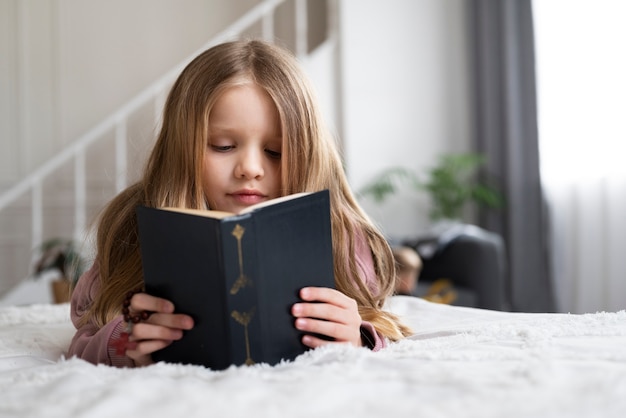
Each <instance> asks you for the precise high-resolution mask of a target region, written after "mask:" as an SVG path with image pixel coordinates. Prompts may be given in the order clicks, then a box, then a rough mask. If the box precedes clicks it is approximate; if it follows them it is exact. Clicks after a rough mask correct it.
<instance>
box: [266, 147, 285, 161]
mask: <svg viewBox="0 0 626 418" xmlns="http://www.w3.org/2000/svg"><path fill="white" fill-rule="evenodd" d="M265 152H266V153H267V155H268V156H269V157H270V158H272V159H274V160H280V157H281V156H282V153H281V152H279V151H272V150H271V149H266V150H265Z"/></svg>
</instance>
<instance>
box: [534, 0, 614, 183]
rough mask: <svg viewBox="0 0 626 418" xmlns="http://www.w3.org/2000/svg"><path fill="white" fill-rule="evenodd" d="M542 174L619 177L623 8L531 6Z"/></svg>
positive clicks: (581, 2) (603, 3)
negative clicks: (535, 47) (533, 26)
mask: <svg viewBox="0 0 626 418" xmlns="http://www.w3.org/2000/svg"><path fill="white" fill-rule="evenodd" d="M533 9H534V18H535V35H536V39H537V83H538V107H539V133H540V135H539V137H540V141H541V142H540V144H541V145H540V146H541V156H542V161H541V162H542V166H541V169H542V176H543V177H544V179H545V181H546V182H548V183H562V182H569V181H576V180H593V179H598V178H602V177H605V176H611V175H615V174H619V175H626V163H625V162H624V155H626V152H625V151H626V117H625V113H626V53H625V51H626V49H625V47H624V41H625V40H626V25H624V19H625V18H626V2H624V1H623V0H538V1H537V0H536V1H535V2H534V3H533Z"/></svg>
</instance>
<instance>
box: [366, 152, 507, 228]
mask: <svg viewBox="0 0 626 418" xmlns="http://www.w3.org/2000/svg"><path fill="white" fill-rule="evenodd" d="M484 163H485V159H484V157H483V156H482V155H480V154H474V153H464V154H445V155H443V156H441V157H440V158H439V162H438V164H437V165H435V166H434V167H432V168H431V169H430V170H428V171H427V172H426V176H425V178H424V179H422V178H421V177H420V176H419V175H418V174H417V173H416V172H415V171H412V170H409V169H407V168H403V167H392V168H389V169H386V170H384V171H383V172H382V173H380V174H379V175H377V176H376V177H375V178H374V179H373V180H372V181H371V182H370V183H368V184H366V185H365V187H363V188H362V189H361V190H360V191H359V194H360V195H361V196H371V197H372V198H373V199H374V201H376V202H383V201H384V200H385V199H386V198H387V197H388V196H389V195H391V194H394V193H396V192H397V187H398V185H399V184H400V183H404V184H408V185H409V186H411V187H413V188H415V189H418V190H421V191H425V192H427V193H428V195H429V197H430V199H431V203H432V208H431V211H430V213H429V215H430V218H431V219H432V220H439V219H461V217H462V214H463V210H464V209H465V207H466V206H467V205H468V204H469V203H475V204H477V205H479V206H483V207H489V208H500V207H501V206H502V204H503V198H502V196H501V194H500V193H499V192H498V191H497V190H496V188H495V187H493V186H491V185H488V184H486V183H481V182H480V181H479V180H478V179H477V171H478V169H479V168H480V167H481V166H482V165H484ZM422 177H423V176H422Z"/></svg>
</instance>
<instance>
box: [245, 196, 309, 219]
mask: <svg viewBox="0 0 626 418" xmlns="http://www.w3.org/2000/svg"><path fill="white" fill-rule="evenodd" d="M308 194H310V193H307V192H302V193H294V194H288V195H287V196H281V197H277V198H276V199H270V200H266V201H265V202H261V203H257V204H256V205H252V206H248V207H247V208H245V209H244V210H242V211H241V212H239V215H243V214H244V213H250V212H252V211H254V210H256V209H259V208H264V207H266V206H271V205H275V204H277V203H282V202H286V201H288V200H291V199H297V198H299V197H302V196H306V195H308Z"/></svg>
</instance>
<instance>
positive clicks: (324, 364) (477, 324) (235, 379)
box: [0, 297, 626, 418]
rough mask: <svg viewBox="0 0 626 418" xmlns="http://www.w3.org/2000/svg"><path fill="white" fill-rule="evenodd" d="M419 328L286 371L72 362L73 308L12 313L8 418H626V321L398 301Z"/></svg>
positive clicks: (7, 346)
mask: <svg viewBox="0 0 626 418" xmlns="http://www.w3.org/2000/svg"><path fill="white" fill-rule="evenodd" d="M389 308H390V309H391V310H393V311H395V312H396V313H398V314H400V315H402V316H403V317H404V318H405V320H406V321H407V322H408V323H409V324H410V325H411V326H412V327H413V329H414V330H415V332H416V333H415V335H414V336H413V337H411V338H409V339H407V340H405V341H402V342H400V343H397V344H392V345H391V346H389V347H388V348H386V349H384V350H382V351H380V352H378V353H372V352H370V351H369V350H367V349H360V348H352V347H345V346H332V347H325V348H322V349H318V350H314V351H310V352H308V353H306V354H304V355H302V356H300V357H298V358H297V359H296V360H295V361H293V362H289V363H283V364H279V365H277V366H274V367H269V366H266V365H256V366H251V367H245V366H242V367H231V368H229V369H227V370H224V371H219V372H216V371H211V370H207V369H204V368H202V367H198V366H181V365H173V364H156V365H153V366H150V367H146V368H142V369H115V368H112V367H105V366H93V365H91V364H88V363H86V362H84V361H81V360H78V359H75V358H74V359H65V358H64V357H63V352H64V350H65V348H66V347H67V343H68V341H69V339H70V338H71V335H72V333H73V328H72V326H71V324H70V323H69V320H68V306H67V305H57V306H54V305H36V306H31V307H10V308H2V309H0V416H2V417H5V416H6V417H17V416H19V417H22V416H23V417H31V416H32V417H35V416H36V417H40V416H59V417H112V416H124V417H139V416H155V417H186V418H190V417H207V416H214V417H248V416H249V417H256V418H262V417H322V416H331V417H380V416H389V417H507V418H511V417H542V418H543V417H620V418H621V417H624V416H626V312H624V311H622V312H617V313H596V314H588V315H564V314H515V313H503V312H493V311H484V310H478V309H471V308H458V307H451V306H445V305H437V304H433V303H429V302H426V301H423V300H421V299H416V298H409V297H394V298H392V300H391V301H390V304H389Z"/></svg>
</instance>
